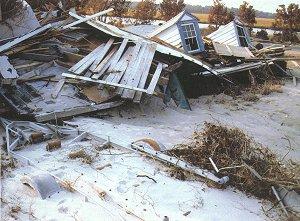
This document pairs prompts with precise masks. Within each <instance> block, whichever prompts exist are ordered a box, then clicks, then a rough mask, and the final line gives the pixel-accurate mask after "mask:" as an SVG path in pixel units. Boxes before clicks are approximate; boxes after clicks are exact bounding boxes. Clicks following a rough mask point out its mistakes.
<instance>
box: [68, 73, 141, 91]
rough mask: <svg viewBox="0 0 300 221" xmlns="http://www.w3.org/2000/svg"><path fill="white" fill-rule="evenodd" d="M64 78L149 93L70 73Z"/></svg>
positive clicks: (124, 85)
mask: <svg viewBox="0 0 300 221" xmlns="http://www.w3.org/2000/svg"><path fill="white" fill-rule="evenodd" d="M62 76H63V77H67V78H74V79H79V80H84V81H87V82H94V83H98V84H105V85H109V86H113V87H121V88H125V89H129V90H134V91H141V92H144V93H147V90H145V89H141V88H137V87H131V86H128V85H126V84H118V83H113V82H107V81H103V80H96V79H92V78H89V77H84V76H79V75H76V74H69V73H62Z"/></svg>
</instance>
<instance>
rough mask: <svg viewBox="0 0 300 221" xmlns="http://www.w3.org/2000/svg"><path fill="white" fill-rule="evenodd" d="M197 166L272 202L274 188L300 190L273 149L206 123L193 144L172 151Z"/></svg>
mask: <svg viewBox="0 0 300 221" xmlns="http://www.w3.org/2000/svg"><path fill="white" fill-rule="evenodd" d="M167 153H168V154H169V155H171V156H176V157H178V158H180V159H183V160H185V161H187V162H189V163H191V164H192V165H194V166H198V167H202V168H205V169H209V170H216V172H217V173H218V174H219V175H222V176H229V182H228V183H229V185H231V186H234V187H236V188H238V189H239V190H241V191H244V192H246V193H249V194H252V195H254V196H256V197H259V198H265V199H272V200H274V196H273V193H272V190H271V187H272V186H276V187H279V186H281V187H285V188H287V189H289V190H291V189H293V190H296V191H300V180H299V178H296V177H295V174H294V173H293V172H292V170H290V169H289V168H288V167H286V166H285V165H284V164H283V162H281V161H280V160H279V159H278V158H277V157H276V156H275V154H274V153H272V152H271V151H270V150H269V149H267V148H265V147H262V146H260V145H259V144H257V143H255V142H254V141H253V140H251V139H250V138H249V137H248V136H247V135H246V134H245V133H244V132H243V131H241V130H240V129H238V128H227V127H225V126H222V125H216V124H212V123H207V122H206V123H205V124H204V130H203V132H195V133H194V134H193V137H192V141H191V142H190V143H187V144H180V145H177V146H175V148H174V149H172V150H168V151H167Z"/></svg>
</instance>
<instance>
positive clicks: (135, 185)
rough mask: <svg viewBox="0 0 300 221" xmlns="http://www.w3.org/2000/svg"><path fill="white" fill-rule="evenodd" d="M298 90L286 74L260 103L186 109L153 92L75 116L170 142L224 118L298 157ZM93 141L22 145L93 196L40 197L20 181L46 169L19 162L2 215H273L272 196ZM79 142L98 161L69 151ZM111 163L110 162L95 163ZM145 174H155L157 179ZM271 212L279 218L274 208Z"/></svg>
mask: <svg viewBox="0 0 300 221" xmlns="http://www.w3.org/2000/svg"><path fill="white" fill-rule="evenodd" d="M299 98H300V86H299V85H298V86H296V87H295V86H293V84H292V83H291V82H287V83H286V85H285V86H283V93H272V94H270V95H268V96H263V97H261V98H260V100H259V101H258V102H255V103H253V102H245V101H242V99H237V100H233V99H232V98H231V97H228V96H226V95H222V94H221V95H218V96H205V97H201V98H199V99H195V100H191V107H192V111H186V110H182V109H178V108H176V107H175V106H174V105H172V104H170V105H169V106H165V105H164V104H162V102H161V100H159V99H156V98H151V99H149V100H148V101H147V102H145V103H144V104H142V105H140V106H136V105H127V106H124V107H122V108H119V109H115V110H113V111H110V112H107V113H102V114H101V115H99V116H98V118H95V117H94V118H92V117H76V118H74V119H73V120H72V122H73V123H75V124H78V125H79V127H80V128H81V129H83V130H85V131H88V132H91V133H93V134H96V135H101V136H103V135H104V134H105V135H109V136H111V137H112V138H114V139H118V140H121V141H122V142H124V143H128V144H129V143H131V142H132V141H134V140H138V139H140V138H145V137H147V138H154V139H156V140H158V141H160V142H161V143H163V144H164V145H165V146H166V147H167V148H172V146H173V145H176V144H178V143H181V142H185V141H187V140H188V138H189V136H190V135H191V134H192V133H193V131H194V130H201V129H202V127H203V123H204V122H205V121H208V122H219V123H222V124H226V125H228V126H234V127H239V128H240V129H242V130H244V131H245V132H246V133H247V134H248V135H249V136H251V137H253V139H254V140H255V141H257V142H259V143H261V144H262V145H264V146H268V147H269V148H270V149H272V150H273V151H275V152H276V153H277V154H278V156H279V157H282V156H284V155H286V154H287V153H288V154H287V156H286V158H285V159H286V160H288V159H292V160H294V161H298V162H299V160H300V149H299V144H300V116H299V111H300V99H299ZM100 118H102V119H100ZM288 140H289V141H290V143H291V148H290V147H289V142H288ZM65 144H66V143H65ZM94 145H95V144H94V143H93V142H87V141H86V142H80V143H76V144H72V145H63V148H61V149H59V150H57V151H54V152H50V153H49V152H47V151H46V150H45V144H38V145H32V146H30V147H26V148H24V149H22V150H20V151H18V153H19V154H22V155H24V156H27V157H28V158H30V159H31V160H32V161H34V162H35V164H36V165H37V166H38V167H39V168H41V169H43V170H46V171H48V172H51V173H53V174H55V175H56V176H58V177H60V178H61V179H63V180H70V181H75V180H76V182H75V185H76V187H77V188H79V189H80V190H81V191H83V192H84V193H85V194H86V195H88V196H89V200H84V198H83V196H82V195H80V194H79V193H77V192H73V193H71V192H68V191H66V190H62V191H60V192H59V193H56V194H54V195H53V196H52V197H50V198H47V199H45V200H41V199H40V198H39V197H38V196H37V195H36V194H35V193H34V192H33V191H32V190H31V189H30V188H29V187H27V186H24V185H23V184H21V182H20V178H21V177H22V176H24V175H26V174H35V173H40V172H41V171H39V170H37V169H35V168H33V167H32V166H28V165H17V168H16V169H13V170H12V171H11V172H8V173H7V174H5V176H4V177H2V179H1V202H2V203H1V219H2V220H139V218H141V219H143V220H167V219H166V217H168V218H169V220H170V221H173V220H180V221H181V220H195V221H201V220H203V221H210V220H212V221H213V220H237V221H238V220H269V218H267V216H266V214H265V212H264V211H263V210H262V208H264V209H265V210H267V209H268V208H270V207H271V204H270V203H269V202H266V201H262V200H260V199H257V198H254V197H251V196H247V195H245V194H244V193H241V192H240V191H237V190H235V189H232V188H230V187H227V188H226V189H223V190H220V189H215V188H211V187H208V186H207V185H206V184H205V183H204V182H203V181H201V180H199V179H196V178H194V177H191V178H189V179H188V180H185V181H181V180H178V179H175V178H173V177H171V176H170V175H169V174H170V173H169V172H168V170H169V168H168V167H166V166H164V165H162V164H160V163H158V162H156V161H154V160H152V159H148V158H145V157H143V156H141V155H140V154H138V153H134V152H128V150H125V149H114V150H102V151H99V152H95V148H94ZM78 148H84V149H85V150H86V151H87V153H88V154H90V155H91V156H92V158H93V162H92V164H86V163H83V162H82V161H81V160H80V159H76V160H70V159H69V158H68V154H69V153H70V152H71V151H73V150H76V149H78ZM107 163H110V164H111V166H110V167H106V168H105V169H103V170H101V171H97V170H95V168H96V167H97V166H99V165H100V166H101V165H105V164H107ZM138 175H148V176H149V177H151V178H153V179H154V180H155V181H156V182H154V181H153V180H151V179H148V178H146V177H139V176H138ZM99 190H101V191H102V192H104V193H105V197H104V198H103V197H99ZM18 206H19V207H20V209H18ZM126 211H127V212H126ZM129 211H130V212H131V213H129ZM133 214H134V215H133ZM268 215H269V216H271V218H274V219H276V218H278V217H277V216H276V214H275V213H274V211H271V212H270V213H269V214H268ZM165 216H166V217H165Z"/></svg>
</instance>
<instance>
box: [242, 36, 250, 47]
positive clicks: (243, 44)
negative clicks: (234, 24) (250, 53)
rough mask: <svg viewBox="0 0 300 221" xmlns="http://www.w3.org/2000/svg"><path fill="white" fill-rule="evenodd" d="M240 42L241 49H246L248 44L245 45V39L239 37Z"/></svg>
mask: <svg viewBox="0 0 300 221" xmlns="http://www.w3.org/2000/svg"><path fill="white" fill-rule="evenodd" d="M240 42H241V46H242V47H248V43H247V40H246V38H244V37H240Z"/></svg>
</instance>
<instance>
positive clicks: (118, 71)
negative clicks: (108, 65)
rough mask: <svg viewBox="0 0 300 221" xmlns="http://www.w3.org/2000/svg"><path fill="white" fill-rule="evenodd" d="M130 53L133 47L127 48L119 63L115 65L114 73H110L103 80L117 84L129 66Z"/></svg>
mask: <svg viewBox="0 0 300 221" xmlns="http://www.w3.org/2000/svg"><path fill="white" fill-rule="evenodd" d="M132 51H133V47H129V48H128V49H127V51H126V52H125V54H124V55H123V56H122V58H121V59H120V61H119V62H118V63H117V64H116V68H115V69H114V71H115V72H113V73H110V74H109V76H108V77H107V78H106V79H105V80H106V81H110V82H114V83H119V81H120V80H121V78H122V77H123V74H124V73H125V71H126V69H127V67H128V65H129V62H130V56H131V53H132Z"/></svg>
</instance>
